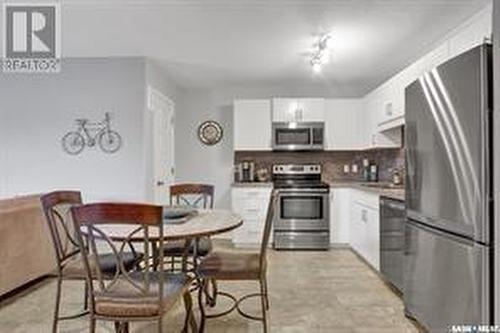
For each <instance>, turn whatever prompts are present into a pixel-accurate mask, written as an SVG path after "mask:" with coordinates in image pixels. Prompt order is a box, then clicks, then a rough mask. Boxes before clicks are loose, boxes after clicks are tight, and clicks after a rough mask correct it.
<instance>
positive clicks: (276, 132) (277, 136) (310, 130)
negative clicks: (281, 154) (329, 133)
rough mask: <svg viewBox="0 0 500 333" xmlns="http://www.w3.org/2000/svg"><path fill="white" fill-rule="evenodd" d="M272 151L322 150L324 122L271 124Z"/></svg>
mask: <svg viewBox="0 0 500 333" xmlns="http://www.w3.org/2000/svg"><path fill="white" fill-rule="evenodd" d="M272 135H273V150H323V149H324V148H325V147H324V141H325V123H324V122H273V126H272Z"/></svg>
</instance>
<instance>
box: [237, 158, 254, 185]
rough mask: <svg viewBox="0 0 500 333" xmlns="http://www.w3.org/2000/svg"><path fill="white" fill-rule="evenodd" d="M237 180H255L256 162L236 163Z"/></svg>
mask: <svg viewBox="0 0 500 333" xmlns="http://www.w3.org/2000/svg"><path fill="white" fill-rule="evenodd" d="M235 178H236V179H235V181H236V182H253V181H255V163H254V162H252V161H243V162H241V163H238V164H237V165H236V174H235Z"/></svg>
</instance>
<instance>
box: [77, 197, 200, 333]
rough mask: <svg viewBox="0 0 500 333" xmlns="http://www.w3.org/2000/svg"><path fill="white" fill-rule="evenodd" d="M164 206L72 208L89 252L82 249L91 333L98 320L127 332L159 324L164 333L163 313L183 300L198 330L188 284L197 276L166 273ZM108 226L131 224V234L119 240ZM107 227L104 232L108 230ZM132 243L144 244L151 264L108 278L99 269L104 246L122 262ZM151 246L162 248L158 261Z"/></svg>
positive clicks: (189, 319) (189, 321)
mask: <svg viewBox="0 0 500 333" xmlns="http://www.w3.org/2000/svg"><path fill="white" fill-rule="evenodd" d="M162 210H163V209H162V207H159V206H152V205H144V204H130V203H129V204H126V203H123V204H118V203H96V204H89V205H82V206H75V207H72V208H71V212H72V216H73V221H74V224H75V229H76V230H78V231H79V232H78V233H77V235H78V241H79V244H80V246H82V247H83V245H84V242H83V236H82V235H85V237H86V238H87V239H88V244H89V245H88V248H85V249H84V250H83V251H82V254H83V262H84V264H85V268H86V273H87V274H86V276H87V283H88V285H89V294H90V306H89V310H90V332H92V333H93V332H95V330H96V320H107V321H113V322H115V329H116V331H117V332H128V331H129V322H132V321H156V322H157V323H158V332H162V329H163V326H162V318H163V315H164V314H165V313H166V312H168V311H169V310H171V309H172V308H173V306H174V305H175V304H176V302H177V300H178V299H179V298H180V297H183V298H184V304H185V307H186V320H185V324H184V329H183V331H184V332H187V330H188V325H189V324H190V325H191V328H192V329H193V330H197V327H196V323H195V321H194V316H193V314H192V300H191V294H190V292H189V286H190V284H191V282H192V278H191V277H189V276H188V275H187V274H186V273H184V272H179V273H173V272H167V271H165V269H164V260H163V255H164V254H163V253H164V252H163V251H164V233H163V212H162ZM103 224H108V225H109V224H111V225H127V226H131V227H132V228H131V231H130V233H129V234H128V235H126V236H124V237H121V238H120V239H116V238H113V237H112V235H110V234H109V229H108V233H106V232H105V231H104V230H103ZM104 229H105V228H104ZM132 239H134V240H135V241H137V240H139V239H140V240H141V243H142V245H143V251H144V254H145V258H146V260H144V262H143V269H142V270H140V271H133V272H129V271H128V270H127V269H126V267H124V265H119V267H118V270H117V271H116V273H115V275H114V276H113V277H112V278H111V279H108V280H107V279H104V278H103V277H104V273H105V272H103V271H102V270H101V269H99V267H100V265H99V258H100V254H101V252H102V251H105V248H106V247H107V248H109V250H111V252H112V255H113V256H115V258H116V260H117V262H120V263H121V262H122V261H121V260H120V258H122V257H123V255H124V249H125V247H126V244H127V243H128V242H130V241H131V240H132ZM152 242H157V244H158V245H159V252H158V256H159V258H158V261H157V262H156V260H155V259H156V258H152V259H153V260H149V259H150V258H151V257H150V251H151V250H150V249H151V248H152V247H153V244H152ZM92 267H98V269H97V270H96V273H97V274H96V276H97V280H96V281H97V283H95V284H96V285H95V286H94V284H93V283H92V276H93V275H92Z"/></svg>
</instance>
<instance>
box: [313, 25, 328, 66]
mask: <svg viewBox="0 0 500 333" xmlns="http://www.w3.org/2000/svg"><path fill="white" fill-rule="evenodd" d="M330 43H331V36H330V34H323V35H321V36H319V38H318V42H317V43H316V44H315V45H314V50H313V52H312V53H311V61H310V63H311V67H312V69H313V72H314V73H320V72H321V70H322V66H323V65H325V64H326V63H328V61H329V60H330Z"/></svg>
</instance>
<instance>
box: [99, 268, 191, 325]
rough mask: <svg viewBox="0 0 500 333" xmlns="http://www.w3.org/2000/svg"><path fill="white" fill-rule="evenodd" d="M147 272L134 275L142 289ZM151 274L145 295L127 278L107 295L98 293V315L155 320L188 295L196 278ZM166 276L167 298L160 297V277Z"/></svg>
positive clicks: (164, 294) (121, 279) (131, 275)
mask: <svg viewBox="0 0 500 333" xmlns="http://www.w3.org/2000/svg"><path fill="white" fill-rule="evenodd" d="M143 274H144V273H143V272H134V273H131V274H130V277H131V278H132V280H135V282H136V283H138V284H139V285H141V286H144V281H143V279H144V275H143ZM149 274H150V283H151V284H150V289H149V292H147V293H141V292H140V291H139V290H138V289H136V288H134V287H133V286H132V285H131V284H130V282H128V281H127V280H125V278H124V277H119V278H118V280H117V282H116V283H115V284H113V286H111V287H110V289H109V290H108V291H106V292H100V291H96V292H95V311H96V314H97V315H101V316H108V317H151V316H157V315H160V314H161V313H160V309H162V311H168V310H169V309H170V308H172V306H173V305H174V304H175V302H176V301H177V300H178V298H179V297H180V296H182V295H183V294H184V292H186V291H187V290H188V288H189V286H190V284H191V281H192V278H190V277H189V276H187V275H186V274H183V273H169V272H164V273H163V274H162V275H161V274H160V273H159V272H154V273H149ZM160 276H163V281H164V282H163V295H162V299H161V306H160V298H159V283H158V281H159V278H160Z"/></svg>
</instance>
